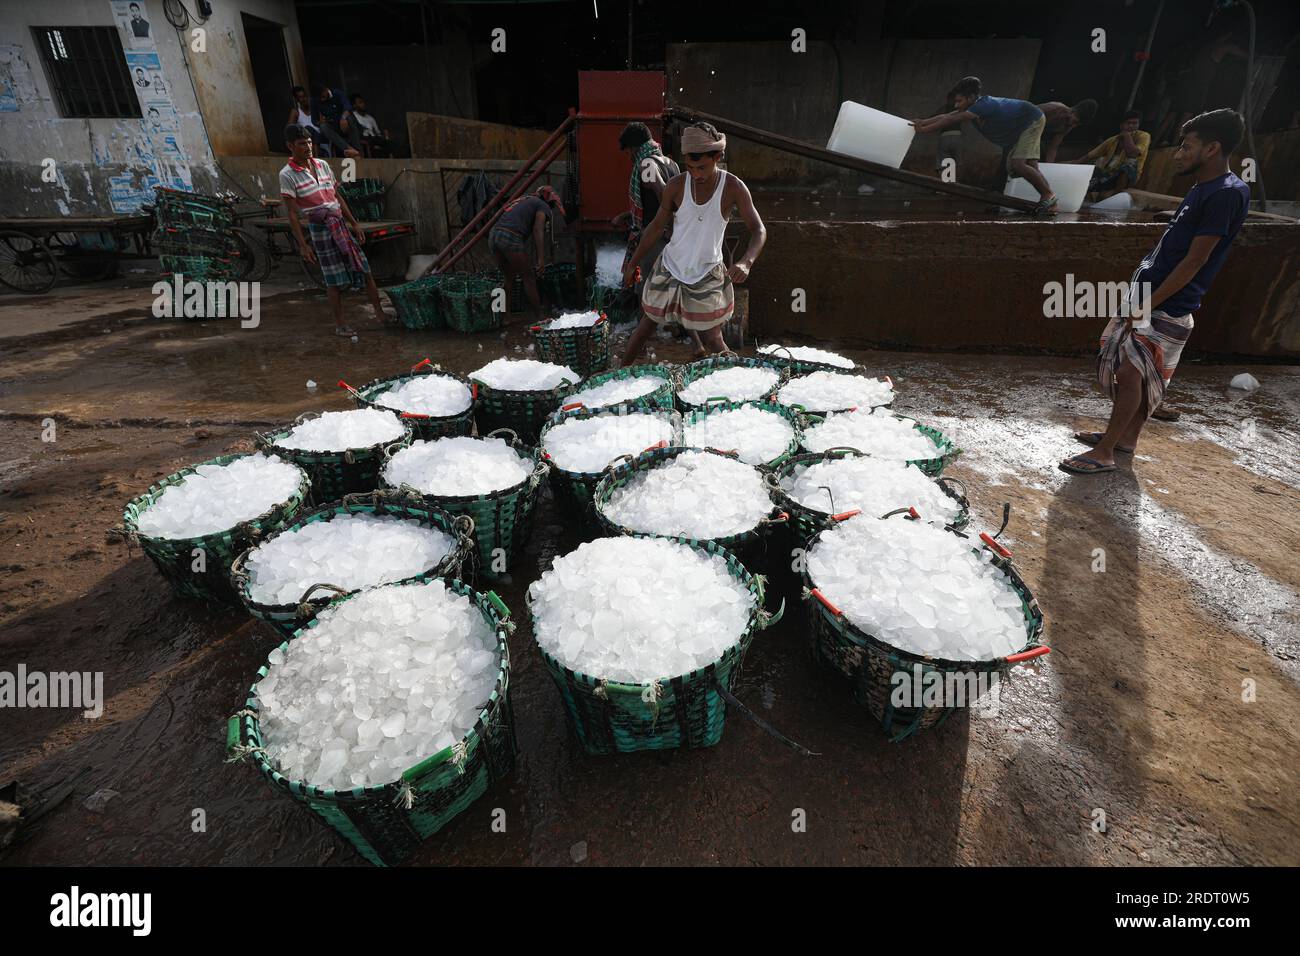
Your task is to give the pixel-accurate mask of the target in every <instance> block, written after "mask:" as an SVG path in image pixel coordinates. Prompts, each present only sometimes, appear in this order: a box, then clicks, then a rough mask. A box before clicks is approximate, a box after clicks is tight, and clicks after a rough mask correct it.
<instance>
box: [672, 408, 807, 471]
mask: <svg viewBox="0 0 1300 956" xmlns="http://www.w3.org/2000/svg"><path fill="white" fill-rule="evenodd" d="M741 408H757V409H758V410H759V411H763V412H767V413H769V414H772V415H778V416H780V417H781V418H784V419H785V420H786V421H788V422H789V423H790V426H791V427H792V428H793V429H794V435H793V436H792V437H791V439H790V441H789V442H787V443H786V446H785V451H784V452H782V453H781V454H779V455H777V456H776V457H775V458H771V459H768V460H767V461H765V462H763V463H762V464H761V465H755V466H754V467H756V468H772V467H774V466H776V465H778V464H780V463H781V462H782V461H784V460H785V459H787V458H789V457H790V456H791V455H793V454H795V453H797V452H798V450H799V449H800V448H801V447H802V444H803V431H804V429H803V422H802V419H803V418H804V416H803V414H802V413H801V412H799V411H797V410H795V409H793V408H791V407H790V406H789V405H782V404H780V403H779V402H769V401H763V400H761V399H750V400H748V401H741V402H714V403H712V404H711V405H703V406H697V407H695V408H692V409H690V410H689V411H687V412H684V413H683V414H682V430H683V435H682V441H683V443H685V440H686V437H685V429H686V427H687V426H688V425H693V424H695V423H696V422H697V421H699V420H700V419H702V418H707V417H708V416H709V415H714V414H717V413H718V412H734V411H737V410H738V409H741ZM691 447H696V448H698V447H701V446H698V445H696V446H691ZM718 450H721V449H718ZM746 464H748V462H746Z"/></svg>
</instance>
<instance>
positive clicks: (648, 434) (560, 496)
mask: <svg viewBox="0 0 1300 956" xmlns="http://www.w3.org/2000/svg"><path fill="white" fill-rule="evenodd" d="M681 430H682V425H681V416H680V415H678V414H677V413H676V412H673V411H664V410H662V409H655V410H650V411H639V410H636V409H632V408H628V407H627V406H623V405H616V406H614V407H613V408H608V409H605V408H595V409H586V408H574V409H570V410H569V411H560V412H556V413H555V415H553V416H552V417H551V420H550V421H548V422H547V423H546V427H545V428H543V429H542V437H541V441H540V442H539V447H540V448H541V450H542V454H543V455H544V456H545V457H546V459H547V461H549V462H550V463H551V491H552V492H553V493H554V494H555V500H556V502H557V503H559V504H560V505H561V507H563V508H564V509H565V510H567V511H568V512H569V514H570V516H571V517H576V518H577V519H579V520H580V521H583V522H591V521H592V519H593V518H594V516H593V515H592V506H591V502H592V496H593V495H594V493H595V490H596V485H597V483H598V482H599V481H600V479H601V476H602V475H603V474H604V472H605V469H606V468H607V467H608V466H609V464H610V463H611V462H612V461H614V460H615V459H618V458H627V457H630V456H635V455H638V454H640V453H641V452H642V451H645V450H646V449H647V448H650V447H652V446H656V447H659V446H664V445H674V444H678V441H677V439H678V438H679V437H680V436H681Z"/></svg>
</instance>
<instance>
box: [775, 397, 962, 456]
mask: <svg viewBox="0 0 1300 956" xmlns="http://www.w3.org/2000/svg"><path fill="white" fill-rule="evenodd" d="M786 407H789V406H786ZM886 407H888V406H885V405H875V406H872V409H871V410H872V411H875V409H877V408H886ZM859 410H860V409H853V410H848V409H845V410H843V411H836V412H828V413H826V414H822V413H821V412H808V413H807V418H808V420H809V424H808V426H807V427H806V428H805V429H804V432H803V437H804V438H806V437H807V435H808V432H810V431H813V430H814V429H816V428H817V427H818V426H819V425H823V424H825V423H826V419H827V418H829V417H830V416H831V415H850V414H853V413H854V412H856V411H859ZM889 414H890V416H891V417H892V418H896V419H898V420H899V421H903V422H911V423H912V427H913V428H914V429H916V430H917V431H919V432H920V433H921V434H923V435H925V437H926V438H928V439H930V441H931V442H933V443H934V446H935V447H936V448H938V449H939V454H937V455H935V456H933V457H931V458H907V459H903V460H904V461H906V463H907V464H909V465H916V466H917V467H920V468H923V467H925V466H927V465H929V466H933V465H935V464H937V463H941V462H942V463H945V464H946V463H947V462H950V461H952V460H954V459H955V458H956V457H957V456H958V455H960V454H961V451H962V450H961V448H959V447H958V446H957V443H956V442H955V441H953V440H952V438H950V437H949V436H948V435H945V434H944V433H943V432H942V431H941V430H940V429H939V428H938V427H937V426H935V425H930V424H928V423H926V422H923V421H920V420H919V419H916V418H913V417H912V416H910V415H900V414H898V413H897V412H894V411H891V412H890V413H889ZM813 418H818V419H819V421H812V419H813ZM929 432H932V433H933V434H927V433H929ZM800 447H801V448H803V449H804V450H806V451H807V452H808V453H810V454H817V452H816V450H815V449H812V448H809V447H808V446H807V445H806V444H804V443H803V442H802V441H801V442H800ZM832 447H834V446H832ZM828 450H829V449H823V451H828ZM863 454H864V455H868V456H870V457H875V456H873V455H871V452H863ZM888 460H889V461H898V460H899V459H897V458H891V459H888Z"/></svg>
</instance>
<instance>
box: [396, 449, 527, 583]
mask: <svg viewBox="0 0 1300 956" xmlns="http://www.w3.org/2000/svg"><path fill="white" fill-rule="evenodd" d="M502 432H504V433H505V434H500V435H499V434H498V433H502ZM484 437H485V438H495V437H501V438H505V439H506V440H508V441H509V442H510V446H511V447H512V448H514V449H515V451H517V452H519V453H520V454H521V455H523V456H525V457H526V458H529V459H531V460H532V463H533V470H532V471H531V472H530V473H529V475H528V477H527V478H525V479H524V480H523V481H521V482H518V483H517V484H514V485H511V486H510V487H509V488H503V489H501V490H500V491H494V492H491V493H489V494H482V495H426V494H422V493H421V492H420V491H419V490H417V489H415V488H411V487H409V486H406V485H403V486H401V488H400V489H399V491H400V493H401V494H403V495H406V496H418V497H419V498H420V499H421V500H423V501H425V502H427V504H428V506H429V507H430V508H436V509H438V510H440V511H445V512H446V513H448V514H452V515H466V516H468V517H470V518H472V519H473V521H474V543H475V558H476V568H477V572H478V573H480V574H483V575H485V576H487V577H489V578H495V577H499V576H500V575H502V574H504V573H505V572H507V571H509V570H510V568H511V567H512V566H513V565H514V561H515V559H516V558H517V557H518V555H519V552H520V551H522V550H523V548H524V546H525V545H527V543H528V540H529V538H531V537H532V532H533V516H534V512H535V511H536V508H537V496H538V494H539V493H540V491H541V487H542V480H543V479H544V478H545V477H546V474H547V472H548V471H550V467H551V466H550V464H549V463H548V462H547V461H546V460H545V459H544V458H542V455H541V452H539V451H538V450H537V449H535V448H532V447H529V446H528V445H525V444H524V443H523V442H521V441H520V440H519V437H518V436H517V435H515V434H514V433H513V432H511V431H510V429H508V428H506V429H501V428H499V429H497V430H496V431H492V432H489V433H488V434H487V435H485V436H484ZM385 486H386V487H389V488H392V487H393V486H392V485H391V484H387V483H386V485H385Z"/></svg>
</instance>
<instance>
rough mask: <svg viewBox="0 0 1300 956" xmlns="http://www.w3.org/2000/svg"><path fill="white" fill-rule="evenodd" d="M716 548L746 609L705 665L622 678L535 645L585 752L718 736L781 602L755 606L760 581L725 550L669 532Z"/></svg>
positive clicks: (708, 742) (669, 745)
mask: <svg viewBox="0 0 1300 956" xmlns="http://www.w3.org/2000/svg"><path fill="white" fill-rule="evenodd" d="M674 540H678V541H681V542H682V543H683V544H687V545H690V546H691V547H693V548H695V549H696V550H697V551H703V552H706V553H708V554H716V555H720V556H721V557H723V558H724V559H725V560H726V562H727V569H728V570H729V571H730V572H731V574H732V575H733V576H734V577H736V578H738V579H739V580H741V581H743V582H744V583H745V588H746V589H747V590H748V591H749V592H750V593H751V594H752V595H753V596H754V609H753V610H752V611H751V612H750V616H749V622H748V623H747V624H746V626H745V630H744V633H742V634H741V636H740V639H739V640H738V641H737V642H736V643H735V644H733V645H732V646H731V647H730V648H728V649H727V651H726V652H725V653H723V655H722V656H721V657H719V658H718V659H717V660H716V661H714V662H713V663H711V664H709V665H708V666H707V667H703V668H700V669H699V670H696V671H691V672H690V673H689V674H680V675H677V676H675V677H665V678H663V679H662V680H658V681H655V682H654V683H650V684H623V683H618V682H615V681H607V680H602V679H601V678H599V677H594V676H592V675H589V674H583V673H581V672H579V671H574V670H570V669H569V668H567V667H565V666H564V665H563V664H561V663H560V662H559V661H557V660H556V659H555V658H554V657H552V656H551V655H550V654H548V653H547V652H546V651H544V650H542V649H541V648H540V647H539V648H538V650H539V651H540V652H541V655H542V661H543V662H544V663H545V664H546V669H547V670H548V671H550V674H551V677H552V678H553V679H554V681H555V685H556V687H557V688H558V689H559V692H560V700H561V701H562V702H563V704H564V711H565V716H566V717H567V718H568V723H569V726H570V728H572V730H573V732H574V734H575V735H576V736H577V738H578V740H579V741H580V742H581V743H582V746H583V747H584V748H585V749H586V751H587V753H589V754H596V755H602V754H613V753H630V752H633V751H637V750H671V749H678V748H697V747H712V746H714V745H715V744H717V743H718V741H720V740H721V739H722V732H723V730H724V729H725V726H726V720H727V704H728V699H730V700H734V698H732V697H731V688H732V686H733V685H734V684H735V681H736V678H737V676H738V674H739V672H740V667H741V664H742V662H743V661H744V658H745V653H746V652H747V651H748V650H749V646H750V644H752V643H753V640H754V637H755V635H756V634H757V632H758V631H760V630H762V629H764V628H767V627H771V626H772V625H774V624H776V623H777V622H778V621H779V620H781V616H782V614H783V613H784V612H785V602H784V601H783V602H782V603H781V607H780V608H779V609H778V610H777V611H776V612H775V613H772V614H769V613H768V612H767V611H766V610H765V609H764V607H763V600H764V581H763V578H762V577H761V576H758V575H754V574H751V573H750V572H749V571H747V570H746V569H745V566H744V565H743V564H741V563H740V560H739V559H738V558H737V557H736V556H735V555H734V554H732V553H730V552H729V551H727V550H726V549H724V548H721V547H719V546H718V545H716V544H714V543H712V542H707V541H692V540H690V539H687V538H678V539H674Z"/></svg>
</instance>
